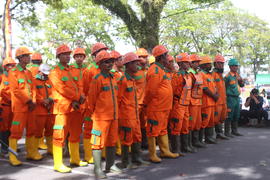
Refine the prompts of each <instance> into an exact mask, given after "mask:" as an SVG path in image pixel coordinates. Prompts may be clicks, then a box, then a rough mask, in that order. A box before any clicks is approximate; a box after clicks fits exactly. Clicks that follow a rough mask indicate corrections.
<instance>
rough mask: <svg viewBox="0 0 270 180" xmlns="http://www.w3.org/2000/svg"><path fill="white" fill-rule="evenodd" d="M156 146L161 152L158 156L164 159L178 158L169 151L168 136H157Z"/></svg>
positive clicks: (176, 154) (177, 155)
mask: <svg viewBox="0 0 270 180" xmlns="http://www.w3.org/2000/svg"><path fill="white" fill-rule="evenodd" d="M158 145H159V148H160V151H161V154H160V156H161V157H166V158H177V157H179V154H178V153H172V152H171V151H170V149H169V138H168V135H167V134H166V135H164V136H158Z"/></svg>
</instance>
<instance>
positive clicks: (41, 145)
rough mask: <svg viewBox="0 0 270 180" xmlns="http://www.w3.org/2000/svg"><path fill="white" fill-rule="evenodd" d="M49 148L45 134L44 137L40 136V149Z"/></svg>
mask: <svg viewBox="0 0 270 180" xmlns="http://www.w3.org/2000/svg"><path fill="white" fill-rule="evenodd" d="M47 148H48V147H47V145H46V144H45V143H44V136H43V137H42V138H39V141H38V149H42V150H46V149H47Z"/></svg>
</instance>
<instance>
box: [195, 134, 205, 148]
mask: <svg viewBox="0 0 270 180" xmlns="http://www.w3.org/2000/svg"><path fill="white" fill-rule="evenodd" d="M192 145H193V146H194V147H197V148H205V147H206V146H205V144H203V143H201V142H200V141H199V131H192Z"/></svg>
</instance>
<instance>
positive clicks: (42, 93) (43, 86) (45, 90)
mask: <svg viewBox="0 0 270 180" xmlns="http://www.w3.org/2000/svg"><path fill="white" fill-rule="evenodd" d="M33 82H34V86H36V92H37V95H36V102H37V106H36V108H35V112H36V114H39V115H46V114H51V113H52V110H53V108H51V109H50V110H49V111H48V110H47V109H46V108H45V107H44V106H43V105H42V102H43V100H44V99H48V98H51V99H52V82H51V81H50V80H49V79H48V80H42V79H41V77H40V75H39V74H37V75H36V76H35V78H34V79H33Z"/></svg>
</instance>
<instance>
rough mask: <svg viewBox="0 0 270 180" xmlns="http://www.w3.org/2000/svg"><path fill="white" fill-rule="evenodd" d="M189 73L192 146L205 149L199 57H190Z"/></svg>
mask: <svg viewBox="0 0 270 180" xmlns="http://www.w3.org/2000/svg"><path fill="white" fill-rule="evenodd" d="M190 61H191V63H190V66H191V69H190V73H191V77H192V88H191V99H190V105H189V116H190V119H192V121H190V126H189V127H190V130H192V145H193V146H194V147H197V148H203V147H206V146H205V143H204V142H203V137H204V130H203V129H201V125H202V96H203V78H202V74H201V72H200V71H199V64H200V61H201V57H200V56H198V55H197V54H191V55H190Z"/></svg>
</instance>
